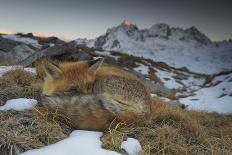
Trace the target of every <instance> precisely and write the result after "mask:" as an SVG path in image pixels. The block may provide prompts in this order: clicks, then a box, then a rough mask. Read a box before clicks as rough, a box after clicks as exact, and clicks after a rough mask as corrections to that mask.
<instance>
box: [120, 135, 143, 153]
mask: <svg viewBox="0 0 232 155" xmlns="http://www.w3.org/2000/svg"><path fill="white" fill-rule="evenodd" d="M121 148H123V149H124V150H126V152H127V153H128V154H129V155H139V154H140V151H141V149H142V147H141V145H140V143H139V141H138V140H137V139H134V138H127V140H126V141H124V142H122V145H121Z"/></svg>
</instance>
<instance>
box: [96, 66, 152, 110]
mask: <svg viewBox="0 0 232 155" xmlns="http://www.w3.org/2000/svg"><path fill="white" fill-rule="evenodd" d="M93 91H94V93H98V94H105V95H107V96H108V97H110V98H112V99H114V100H116V101H117V102H119V103H121V104H123V105H124V106H127V107H128V108H131V109H132V111H136V112H138V110H139V111H140V112H141V114H142V113H147V112H149V111H150V102H151V99H150V93H149V90H148V88H147V87H146V86H145V85H144V84H143V82H142V81H141V80H140V79H139V78H138V77H137V76H135V75H134V74H132V73H130V72H129V71H125V70H123V69H122V68H118V67H112V66H104V67H101V68H99V69H98V71H97V73H96V79H95V82H94V88H93Z"/></svg>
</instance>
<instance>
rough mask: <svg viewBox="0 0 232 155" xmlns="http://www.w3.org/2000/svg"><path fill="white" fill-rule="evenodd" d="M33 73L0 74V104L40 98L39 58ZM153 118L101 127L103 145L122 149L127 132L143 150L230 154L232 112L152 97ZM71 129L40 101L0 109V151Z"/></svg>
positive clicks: (53, 138) (145, 153) (41, 142)
mask: <svg viewBox="0 0 232 155" xmlns="http://www.w3.org/2000/svg"><path fill="white" fill-rule="evenodd" d="M36 66H37V69H38V70H39V71H38V75H37V76H33V75H31V74H29V73H26V72H24V71H21V70H15V71H12V72H9V73H7V74H5V75H4V76H3V77H2V78H1V79H0V87H1V90H0V105H1V104H4V103H5V101H6V100H8V99H12V98H17V97H28V98H36V99H37V100H39V101H40V93H41V82H42V78H43V76H44V73H43V70H42V67H41V65H40V63H38V64H36ZM154 100H155V104H154V105H153V119H152V120H151V121H150V122H149V123H148V124H147V125H145V126H139V127H127V126H126V125H124V124H119V125H118V126H116V127H112V128H110V129H109V130H107V131H105V134H104V136H103V137H102V141H103V147H104V148H107V149H111V150H116V151H118V152H121V153H124V151H123V150H122V149H121V148H120V144H121V142H122V141H123V140H124V139H125V138H126V137H134V138H137V139H138V140H139V141H140V143H141V145H142V148H143V150H142V153H141V154H142V155H150V154H152V155H153V154H157V155H159V154H162V155H169V154H170V155H173V154H176V155H182V154H183V155H185V154H193V155H195V154H196V155H201V154H202V155H203V154H204V155H205V154H206V155H207V154H211V155H218V154H221V155H227V154H228V155H229V154H231V153H232V115H219V114H216V113H206V112H197V111H187V110H184V109H180V108H178V107H171V106H170V105H167V104H164V103H162V102H161V101H159V99H157V98H154ZM70 131H71V129H70V128H69V127H68V126H67V125H65V123H64V121H62V119H60V117H59V116H58V115H57V114H56V113H51V112H47V111H46V110H44V109H43V108H42V107H40V106H38V107H36V108H35V109H32V110H29V111H25V112H15V111H7V112H0V154H1V155H5V154H6V155H9V154H17V153H18V152H22V151H25V150H28V149H31V148H38V147H42V146H45V145H48V144H51V143H55V142H57V141H59V140H61V139H63V138H64V137H66V136H67V135H68V134H69V133H70Z"/></svg>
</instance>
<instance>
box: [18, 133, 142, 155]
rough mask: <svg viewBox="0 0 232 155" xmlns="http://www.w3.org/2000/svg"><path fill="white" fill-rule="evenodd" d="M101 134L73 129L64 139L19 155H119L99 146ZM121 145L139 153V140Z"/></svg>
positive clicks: (133, 154)
mask: <svg viewBox="0 0 232 155" xmlns="http://www.w3.org/2000/svg"><path fill="white" fill-rule="evenodd" d="M101 136H102V132H96V131H84V130H75V131H73V132H72V133H71V134H70V135H69V137H67V138H66V139H64V140H61V141H59V142H57V143H55V144H51V145H48V146H45V147H42V148H40V149H33V150H29V151H26V152H24V153H22V154H20V155H41V154H42V155H53V154H55V155H121V154H120V153H117V152H114V151H110V150H106V149H103V148H101V144H102V142H101V140H100V137H101ZM122 147H123V148H125V150H127V151H128V153H129V155H139V152H140V150H141V146H140V144H139V142H138V141H137V140H135V139H132V138H128V139H127V141H126V142H123V143H122Z"/></svg>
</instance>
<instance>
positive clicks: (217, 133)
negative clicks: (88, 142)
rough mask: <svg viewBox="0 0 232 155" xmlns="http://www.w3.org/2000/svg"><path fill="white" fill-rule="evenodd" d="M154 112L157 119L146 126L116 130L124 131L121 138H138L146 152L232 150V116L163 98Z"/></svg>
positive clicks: (171, 154) (226, 152)
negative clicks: (171, 103) (186, 107)
mask: <svg viewBox="0 0 232 155" xmlns="http://www.w3.org/2000/svg"><path fill="white" fill-rule="evenodd" d="M155 100H157V99H155ZM153 115H154V118H153V119H152V121H151V122H150V123H148V124H147V125H146V126H141V127H136V128H127V127H122V128H118V129H117V132H116V131H114V133H120V134H118V135H119V137H120V136H121V135H124V137H127V136H129V137H134V138H137V139H138V140H139V141H140V143H141V145H142V148H143V150H142V153H141V154H142V155H150V154H152V155H153V154H157V155H161V154H162V155H164V154H165V155H169V154H170V155H173V154H176V155H182V154H183V155H188V154H193V155H195V154H196V155H201V154H202V155H206V154H211V155H212V154H213V155H218V154H221V155H225V154H228V155H229V154H231V153H232V145H231V144H232V116H231V115H219V114H216V113H206V112H196V111H186V110H183V109H180V108H177V107H171V106H169V105H166V104H163V103H161V102H159V101H157V103H156V105H154V113H153ZM113 130H115V129H113ZM110 133H111V132H107V134H109V135H110ZM109 141H110V139H108V141H107V145H108V146H110V145H109V143H110V142H109ZM118 149H119V148H118ZM114 150H117V149H115V148H114Z"/></svg>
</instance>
